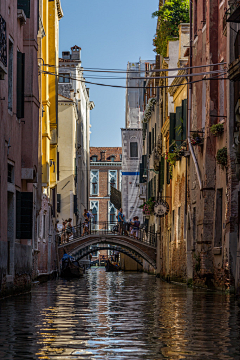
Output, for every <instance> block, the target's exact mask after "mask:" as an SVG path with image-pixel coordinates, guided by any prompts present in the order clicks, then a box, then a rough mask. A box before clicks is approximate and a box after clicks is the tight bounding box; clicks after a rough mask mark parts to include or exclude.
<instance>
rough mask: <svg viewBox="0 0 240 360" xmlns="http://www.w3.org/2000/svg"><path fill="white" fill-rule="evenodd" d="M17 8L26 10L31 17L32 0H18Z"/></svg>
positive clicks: (26, 13) (27, 15)
mask: <svg viewBox="0 0 240 360" xmlns="http://www.w3.org/2000/svg"><path fill="white" fill-rule="evenodd" d="M17 8H18V9H22V10H23V11H24V12H25V15H26V17H27V18H30V0H18V1H17Z"/></svg>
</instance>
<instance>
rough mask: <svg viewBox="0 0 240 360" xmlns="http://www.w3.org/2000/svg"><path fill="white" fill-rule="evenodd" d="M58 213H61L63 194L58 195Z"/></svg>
mask: <svg viewBox="0 0 240 360" xmlns="http://www.w3.org/2000/svg"><path fill="white" fill-rule="evenodd" d="M57 212H58V213H60V212H61V194H57Z"/></svg>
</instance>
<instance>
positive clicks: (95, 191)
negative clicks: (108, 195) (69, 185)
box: [90, 170, 99, 195]
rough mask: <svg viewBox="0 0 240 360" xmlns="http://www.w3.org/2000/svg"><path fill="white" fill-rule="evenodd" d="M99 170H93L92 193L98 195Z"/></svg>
mask: <svg viewBox="0 0 240 360" xmlns="http://www.w3.org/2000/svg"><path fill="white" fill-rule="evenodd" d="M98 178H99V174H98V170H91V180H90V182H91V184H90V195H98Z"/></svg>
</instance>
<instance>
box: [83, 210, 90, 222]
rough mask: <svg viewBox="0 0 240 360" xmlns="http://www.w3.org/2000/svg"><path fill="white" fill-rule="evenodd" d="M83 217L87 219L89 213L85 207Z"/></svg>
mask: <svg viewBox="0 0 240 360" xmlns="http://www.w3.org/2000/svg"><path fill="white" fill-rule="evenodd" d="M83 217H84V219H88V220H89V217H90V215H89V212H88V211H87V209H84V213H83Z"/></svg>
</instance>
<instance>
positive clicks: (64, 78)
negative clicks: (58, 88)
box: [58, 73, 70, 83]
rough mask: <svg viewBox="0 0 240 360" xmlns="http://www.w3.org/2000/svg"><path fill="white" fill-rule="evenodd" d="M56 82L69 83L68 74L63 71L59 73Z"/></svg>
mask: <svg viewBox="0 0 240 360" xmlns="http://www.w3.org/2000/svg"><path fill="white" fill-rule="evenodd" d="M58 82H59V83H70V74H65V73H62V74H59V78H58Z"/></svg>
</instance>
